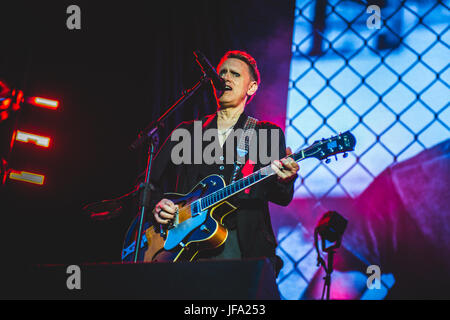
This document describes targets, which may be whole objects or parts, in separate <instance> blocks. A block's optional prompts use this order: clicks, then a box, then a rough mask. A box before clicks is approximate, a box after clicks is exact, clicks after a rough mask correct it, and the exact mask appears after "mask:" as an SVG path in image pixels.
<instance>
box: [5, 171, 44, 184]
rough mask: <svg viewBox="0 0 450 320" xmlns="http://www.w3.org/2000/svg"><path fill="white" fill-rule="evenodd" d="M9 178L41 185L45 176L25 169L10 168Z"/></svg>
mask: <svg viewBox="0 0 450 320" xmlns="http://www.w3.org/2000/svg"><path fill="white" fill-rule="evenodd" d="M9 179H12V180H17V181H23V182H28V183H33V184H38V185H43V184H44V180H45V176H43V175H40V174H36V173H32V172H27V171H16V170H11V171H10V173H9Z"/></svg>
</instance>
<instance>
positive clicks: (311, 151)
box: [304, 131, 356, 160]
mask: <svg viewBox="0 0 450 320" xmlns="http://www.w3.org/2000/svg"><path fill="white" fill-rule="evenodd" d="M355 145H356V139H355V136H354V135H353V134H351V133H350V131H346V132H344V133H341V134H339V135H337V136H334V137H331V138H328V139H322V140H320V141H316V142H314V144H312V145H311V146H309V147H308V148H306V149H305V151H304V153H305V156H306V157H314V158H317V159H319V160H323V159H325V158H328V157H329V156H332V155H335V154H338V153H344V157H346V152H348V151H353V150H355Z"/></svg>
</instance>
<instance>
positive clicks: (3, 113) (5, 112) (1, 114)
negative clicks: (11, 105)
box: [0, 111, 9, 121]
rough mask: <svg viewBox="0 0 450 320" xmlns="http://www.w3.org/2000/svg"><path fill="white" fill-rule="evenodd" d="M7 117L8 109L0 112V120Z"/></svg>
mask: <svg viewBox="0 0 450 320" xmlns="http://www.w3.org/2000/svg"><path fill="white" fill-rule="evenodd" d="M8 117H9V114H8V111H2V112H0V121H4V120H6V119H8Z"/></svg>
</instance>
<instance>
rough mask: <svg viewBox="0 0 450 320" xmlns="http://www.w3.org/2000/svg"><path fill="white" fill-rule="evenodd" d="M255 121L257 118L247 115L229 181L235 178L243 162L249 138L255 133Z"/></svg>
mask: <svg viewBox="0 0 450 320" xmlns="http://www.w3.org/2000/svg"><path fill="white" fill-rule="evenodd" d="M257 122H258V120H257V119H255V118H253V117H247V120H246V121H245V124H244V130H243V132H242V135H241V138H240V140H239V143H238V146H237V160H236V161H235V162H234V171H233V175H232V176H231V182H230V183H233V182H234V181H235V180H236V178H237V176H238V173H239V171H240V169H241V168H242V166H243V165H244V164H245V157H246V156H247V154H248V150H249V145H250V140H251V139H252V137H253V135H254V133H255V127H256V123H257Z"/></svg>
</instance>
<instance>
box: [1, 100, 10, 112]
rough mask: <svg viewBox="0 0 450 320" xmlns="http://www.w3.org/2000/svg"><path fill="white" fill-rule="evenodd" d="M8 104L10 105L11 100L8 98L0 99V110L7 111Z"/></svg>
mask: <svg viewBox="0 0 450 320" xmlns="http://www.w3.org/2000/svg"><path fill="white" fill-rule="evenodd" d="M10 104H11V99H10V98H2V99H0V110H6V109H8V108H9V105H10Z"/></svg>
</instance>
